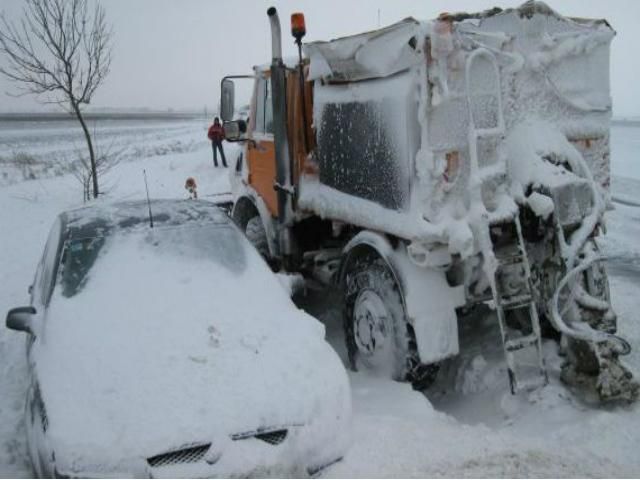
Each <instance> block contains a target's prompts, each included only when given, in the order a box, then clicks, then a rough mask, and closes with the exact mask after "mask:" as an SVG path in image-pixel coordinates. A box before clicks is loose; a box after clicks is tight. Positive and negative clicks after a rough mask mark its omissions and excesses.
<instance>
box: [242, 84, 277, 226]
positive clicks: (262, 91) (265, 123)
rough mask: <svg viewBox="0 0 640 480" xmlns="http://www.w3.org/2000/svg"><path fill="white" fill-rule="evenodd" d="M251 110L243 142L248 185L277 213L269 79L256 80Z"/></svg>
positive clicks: (272, 212) (273, 212)
mask: <svg viewBox="0 0 640 480" xmlns="http://www.w3.org/2000/svg"><path fill="white" fill-rule="evenodd" d="M254 98H255V100H256V101H255V110H254V112H253V116H254V118H253V119H251V122H250V123H251V124H252V126H253V130H252V132H251V139H252V140H253V141H249V142H248V143H247V150H246V159H247V167H248V169H249V179H248V180H249V185H251V187H252V188H253V189H254V190H255V191H256V192H257V193H258V194H259V195H260V197H261V198H262V199H263V200H264V202H265V203H266V205H267V208H268V209H269V212H271V215H272V216H274V217H277V215H278V199H277V195H276V191H275V190H274V189H273V183H274V180H275V177H276V155H275V145H274V141H273V106H272V102H271V81H270V79H269V78H264V77H262V78H258V79H257V80H256V91H255V93H254Z"/></svg>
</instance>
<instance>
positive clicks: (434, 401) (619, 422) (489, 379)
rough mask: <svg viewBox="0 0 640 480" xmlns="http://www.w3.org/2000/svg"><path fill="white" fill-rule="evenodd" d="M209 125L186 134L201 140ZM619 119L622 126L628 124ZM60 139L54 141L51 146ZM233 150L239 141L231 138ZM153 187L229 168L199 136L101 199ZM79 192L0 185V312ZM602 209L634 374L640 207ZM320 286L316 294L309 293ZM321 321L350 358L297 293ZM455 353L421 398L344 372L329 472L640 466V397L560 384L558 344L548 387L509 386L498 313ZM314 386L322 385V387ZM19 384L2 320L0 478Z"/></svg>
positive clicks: (620, 151)
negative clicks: (603, 396)
mask: <svg viewBox="0 0 640 480" xmlns="http://www.w3.org/2000/svg"><path fill="white" fill-rule="evenodd" d="M205 128H206V125H205V124H204V122H203V123H202V125H198V124H195V125H194V129H193V130H190V131H189V132H185V133H184V137H181V138H183V141H184V142H188V141H189V139H192V138H195V139H200V138H204V136H205V134H206V131H205ZM623 128H624V130H623ZM612 141H613V153H612V158H613V166H612V167H613V174H614V176H615V175H623V176H624V177H631V178H640V168H638V167H636V166H635V158H632V156H633V155H635V153H636V151H637V150H636V148H635V146H634V145H636V144H640V128H634V129H629V127H614V128H613V134H612ZM51 147H52V148H55V145H52V146H51ZM225 148H226V151H227V152H228V157H230V158H231V157H232V150H233V149H234V148H236V147H235V146H232V145H226V147H225ZM143 169H144V170H146V172H147V176H148V182H149V193H150V195H151V196H152V197H155V198H166V197H168V198H171V197H174V198H175V197H177V198H185V197H187V195H188V194H187V191H186V190H185V189H184V181H185V180H186V178H187V177H188V176H193V177H195V179H196V181H197V183H198V193H199V195H200V197H201V198H208V199H213V198H216V197H214V196H210V195H215V194H218V193H224V192H227V191H228V190H229V183H228V182H229V180H228V173H229V172H228V170H227V169H222V168H219V169H214V168H213V165H212V159H211V150H210V147H209V144H208V143H207V142H206V141H205V142H202V143H200V144H199V146H198V147H197V148H195V149H193V150H192V151H188V152H186V153H169V154H167V155H161V156H150V157H143V158H140V159H131V160H130V161H125V162H122V163H121V164H120V165H118V166H117V167H116V168H115V169H114V170H113V171H111V172H110V173H109V175H108V176H107V177H105V179H104V181H103V183H104V184H105V185H107V186H108V189H107V190H108V197H109V198H110V199H139V198H144V195H145V189H144V180H143V177H142V170H143ZM638 186H640V184H639V183H638V182H634V181H632V180H630V179H629V178H624V179H619V178H618V177H614V183H613V189H614V191H613V194H614V196H615V195H616V194H617V193H620V194H621V195H625V198H630V199H635V201H640V194H638V191H640V190H639V189H638ZM81 199H82V192H81V188H80V186H79V184H78V183H77V181H76V180H75V179H74V178H73V177H72V176H70V175H62V176H59V177H55V178H45V179H39V180H31V181H26V182H20V183H15V184H12V185H8V186H4V187H2V188H0V205H1V206H2V208H0V225H1V227H0V285H1V286H2V288H0V312H2V315H4V313H5V312H6V311H7V310H8V309H9V308H12V307H15V306H20V305H26V304H27V303H28V294H27V286H28V285H29V284H30V282H31V280H32V277H33V274H34V272H35V267H36V263H37V262H38V260H39V257H40V255H41V253H42V247H43V245H44V242H45V240H46V236H47V234H48V231H49V228H50V226H51V223H52V221H53V218H54V217H55V215H56V214H57V213H59V212H60V211H61V210H65V209H68V208H72V207H75V206H79V205H80V204H81ZM614 205H615V210H614V211H611V212H608V234H607V236H606V237H605V239H604V242H603V247H604V251H605V253H606V254H607V255H608V256H609V257H610V259H611V260H610V262H611V265H610V268H609V271H610V273H611V288H612V297H613V304H614V308H615V309H616V310H617V313H618V315H619V319H620V320H619V325H620V332H621V334H622V335H623V336H625V337H626V338H627V339H628V340H629V341H630V342H631V344H632V346H633V347H634V349H635V350H634V351H633V352H632V354H631V355H630V356H629V357H627V358H626V361H627V363H628V364H629V365H630V366H631V367H632V369H633V370H634V371H635V372H640V351H639V349H640V324H639V323H638V321H637V318H636V316H635V313H636V311H637V300H636V299H637V298H638V296H639V294H640V283H639V281H638V280H639V279H640V248H639V247H638V246H637V238H638V234H640V210H638V208H637V207H633V206H629V205H620V204H614ZM316 297H318V298H316ZM302 304H303V306H304V307H305V309H307V310H308V311H309V312H310V313H311V314H313V315H314V316H316V317H317V318H319V319H320V320H321V321H322V322H323V323H324V324H325V326H326V328H327V338H328V340H329V342H330V343H331V344H332V346H333V347H334V348H335V349H336V351H337V352H338V353H339V355H340V356H341V358H342V359H343V361H344V360H345V358H346V355H345V351H344V345H343V338H342V331H341V329H342V324H341V318H340V308H339V305H338V304H336V303H335V301H332V299H331V298H328V299H327V295H325V294H313V293H312V294H311V295H310V296H309V297H308V298H306V299H303V300H302ZM460 332H461V352H462V354H461V355H460V356H459V357H457V358H455V359H452V360H450V361H448V362H447V363H446V364H445V365H443V368H442V372H441V377H440V379H439V380H438V381H437V382H436V384H435V385H434V387H433V388H432V389H430V391H429V392H427V395H426V396H424V395H422V394H420V393H418V392H414V391H412V390H411V389H410V387H409V386H408V385H404V384H400V383H396V382H390V381H385V380H382V379H376V378H371V377H368V376H366V375H365V374H362V373H353V372H351V373H350V380H351V387H352V396H353V402H354V405H353V411H354V417H353V444H352V446H351V448H350V450H349V451H348V453H347V455H346V457H345V458H344V460H343V461H342V462H340V463H338V464H336V465H334V466H333V467H331V468H330V469H328V470H327V471H325V473H324V475H325V476H327V477H344V476H346V477H425V476H433V477H454V476H455V477H504V476H531V477H578V476H584V477H601V476H613V477H629V476H637V475H638V472H640V458H639V457H638V455H637V446H638V445H640V407H639V406H638V405H632V406H618V407H606V408H598V407H595V406H593V405H590V404H588V403H585V402H583V401H582V400H580V399H579V397H577V396H575V395H574V394H573V393H571V392H570V391H569V390H567V389H566V388H565V387H564V386H563V385H562V384H560V382H559V368H560V363H561V361H562V359H561V358H560V357H559V356H558V354H557V348H556V345H555V344H554V343H553V342H551V341H547V342H546V343H545V351H546V353H547V364H548V367H549V374H550V380H551V382H550V385H549V386H547V387H546V388H544V389H542V390H540V391H538V392H534V393H532V394H528V395H526V394H522V395H519V396H517V397H513V396H511V395H510V394H509V393H508V382H507V375H506V369H505V365H504V360H503V357H502V350H501V347H500V344H499V341H498V337H497V323H496V322H495V321H492V320H491V318H488V319H486V320H484V321H479V322H476V323H474V324H471V325H462V326H461V328H460ZM319 388H321V386H319ZM25 389H26V365H25V358H24V336H23V334H20V333H16V332H13V331H10V330H7V329H6V328H4V327H0V392H1V394H0V476H3V477H6V476H17V477H26V476H30V475H32V473H31V471H30V468H29V466H28V461H27V458H26V447H25V440H24V427H23V425H22V410H23V405H24V392H25Z"/></svg>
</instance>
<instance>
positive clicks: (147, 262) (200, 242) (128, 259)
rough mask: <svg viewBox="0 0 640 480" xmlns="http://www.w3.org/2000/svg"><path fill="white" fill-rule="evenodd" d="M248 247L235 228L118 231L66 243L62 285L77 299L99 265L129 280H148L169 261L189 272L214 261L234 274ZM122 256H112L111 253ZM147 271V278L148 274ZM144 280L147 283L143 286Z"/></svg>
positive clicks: (243, 264)
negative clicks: (191, 266)
mask: <svg viewBox="0 0 640 480" xmlns="http://www.w3.org/2000/svg"><path fill="white" fill-rule="evenodd" d="M244 248H245V246H244V245H243V244H242V239H241V237H240V235H239V233H238V232H237V231H236V230H235V229H233V228H232V227H229V226H221V225H204V226H203V225H186V226H185V225H180V226H174V227H162V228H154V229H144V230H139V229H135V230H127V229H114V230H111V231H109V232H107V233H106V234H105V235H102V236H95V237H87V238H76V239H71V240H68V241H67V242H66V243H65V246H64V250H63V252H62V255H61V260H60V269H59V272H60V273H59V275H58V281H57V284H58V285H60V287H61V289H62V291H61V293H62V295H63V296H65V297H72V296H74V295H76V294H77V293H78V292H80V291H82V289H83V288H84V287H85V286H86V284H87V283H88V282H90V281H91V277H92V271H93V270H95V269H94V265H95V264H96V263H99V262H109V261H113V262H115V263H116V264H119V265H118V266H119V267H120V269H121V271H122V274H123V275H136V270H137V269H138V268H139V267H143V268H140V274H143V275H148V272H149V271H152V269H151V270H150V269H149V268H147V267H149V266H151V265H153V264H154V263H160V262H163V261H166V260H171V261H178V262H180V263H179V264H180V265H184V267H185V268H188V266H189V264H190V263H192V262H197V263H200V264H202V263H203V262H204V263H206V262H212V263H215V264H216V265H219V266H222V267H224V268H225V270H227V271H229V272H230V273H235V274H240V273H242V272H243V271H244V269H245V268H246V258H245V250H244ZM113 251H115V252H117V254H114V255H112V254H111V252H113ZM143 272H145V273H143ZM142 280H144V278H143V279H141V281H142Z"/></svg>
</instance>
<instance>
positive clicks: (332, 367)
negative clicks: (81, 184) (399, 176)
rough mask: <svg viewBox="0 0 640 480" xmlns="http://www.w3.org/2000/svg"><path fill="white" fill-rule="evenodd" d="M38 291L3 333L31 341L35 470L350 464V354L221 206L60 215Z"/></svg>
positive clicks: (29, 414) (309, 469) (60, 473)
mask: <svg viewBox="0 0 640 480" xmlns="http://www.w3.org/2000/svg"><path fill="white" fill-rule="evenodd" d="M149 208H150V210H151V212H152V214H153V217H152V218H153V228H152V227H151V225H150V217H149ZM30 291H31V305H30V306H28V307H21V308H16V309H13V310H11V311H10V312H9V314H8V315H7V327H8V328H11V329H14V330H19V331H24V332H27V333H28V339H27V356H28V363H29V376H30V383H29V388H28V392H27V399H26V408H25V419H26V428H27V434H28V446H29V454H30V458H31V461H32V463H33V467H34V471H35V473H36V474H37V475H38V476H47V477H58V478H64V477H69V476H75V477H91V476H98V477H104V476H113V475H115V476H119V477H130V476H135V477H137V476H140V475H143V476H146V477H158V476H168V477H183V476H186V477H201V476H226V477H228V476H239V475H242V476H246V475H261V474H267V473H269V474H273V473H274V472H278V473H281V474H283V475H284V474H298V475H306V474H313V473H315V472H317V471H319V470H320V469H322V468H323V467H325V466H327V465H330V464H331V463H333V462H335V461H336V460H338V459H339V458H341V456H342V455H343V453H344V451H345V448H346V445H347V436H348V422H349V418H350V409H351V403H350V402H351V400H350V392H349V384H348V379H347V376H346V372H345V370H344V367H343V366H342V364H341V362H340V359H339V358H338V356H337V355H336V353H335V352H334V351H333V350H332V348H331V347H330V346H329V345H328V344H327V343H326V342H325V341H324V328H323V326H322V325H321V324H320V323H319V322H317V321H316V320H314V319H313V318H312V317H310V316H308V315H307V314H305V313H304V312H302V311H300V310H298V309H296V308H295V306H294V305H293V303H292V302H291V299H290V298H289V297H288V295H287V292H286V291H285V289H284V288H283V286H282V285H280V284H279V282H278V280H277V279H276V277H275V276H274V275H273V274H272V273H271V272H270V271H269V268H268V267H267V265H266V264H265V262H264V261H263V260H262V259H261V257H260V255H259V254H258V252H256V250H255V249H254V248H253V247H252V246H251V245H250V243H249V242H248V241H247V240H246V239H245V238H244V236H243V234H242V233H241V232H240V231H239V230H238V229H237V228H236V227H235V226H234V225H233V223H232V222H231V221H230V220H229V219H228V218H227V217H226V216H225V215H224V214H223V213H222V212H221V211H220V210H219V209H218V208H217V207H216V206H215V205H214V204H212V203H209V202H205V201H201V200H200V201H195V200H181V201H179V200H176V201H160V200H159V201H153V202H151V204H150V206H148V205H147V204H146V203H142V202H128V203H119V204H114V205H108V206H107V205H97V206H92V207H88V208H82V209H79V210H73V211H69V212H66V213H63V214H61V215H60V216H59V217H58V218H57V219H56V221H55V223H54V225H53V228H52V230H51V233H50V235H49V239H48V241H47V244H46V246H45V249H44V254H43V256H42V259H41V261H40V263H39V265H38V268H37V272H36V275H35V279H34V282H33V285H32V286H31V288H30Z"/></svg>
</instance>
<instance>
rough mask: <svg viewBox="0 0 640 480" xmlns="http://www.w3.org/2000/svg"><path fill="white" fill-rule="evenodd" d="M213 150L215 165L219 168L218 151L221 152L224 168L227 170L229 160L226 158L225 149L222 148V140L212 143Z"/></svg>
mask: <svg viewBox="0 0 640 480" xmlns="http://www.w3.org/2000/svg"><path fill="white" fill-rule="evenodd" d="M211 148H212V149H213V165H214V166H215V167H217V166H218V150H220V156H221V157H222V166H223V167H224V168H227V159H226V158H225V156H224V149H223V148H222V140H219V141H215V140H214V141H212V142H211Z"/></svg>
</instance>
